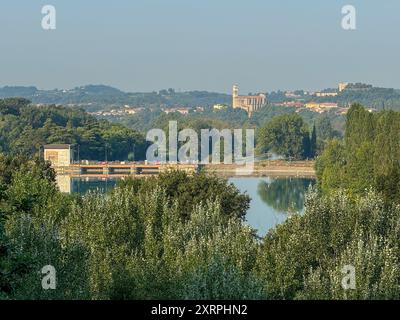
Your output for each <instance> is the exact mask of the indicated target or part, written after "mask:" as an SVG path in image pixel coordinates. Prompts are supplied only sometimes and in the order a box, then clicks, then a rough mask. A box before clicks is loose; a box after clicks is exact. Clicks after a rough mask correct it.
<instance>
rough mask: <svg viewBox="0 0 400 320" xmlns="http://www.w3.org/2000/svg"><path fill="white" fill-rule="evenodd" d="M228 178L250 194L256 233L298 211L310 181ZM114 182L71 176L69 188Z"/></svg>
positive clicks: (251, 220) (105, 186) (76, 189)
mask: <svg viewBox="0 0 400 320" xmlns="http://www.w3.org/2000/svg"><path fill="white" fill-rule="evenodd" d="M229 181H230V182H232V183H233V184H234V185H235V186H236V187H237V188H238V189H239V190H240V191H241V192H246V193H247V194H248V195H249V196H250V197H251V203H250V208H249V210H248V212H247V222H246V223H248V224H249V225H251V226H252V227H253V228H255V229H257V230H258V234H259V235H260V236H263V235H265V234H266V233H267V232H268V230H269V229H271V228H273V227H275V226H276V225H277V224H279V223H282V222H283V221H285V220H286V219H287V218H288V216H289V215H290V213H292V212H302V211H303V209H304V195H305V192H306V191H307V189H308V187H309V186H310V185H313V184H314V180H313V179H307V178H279V179H278V178H268V177H243V178H242V177H240V178H230V179H229ZM116 182H117V180H115V179H108V180H100V179H88V180H82V179H73V180H72V181H71V185H70V187H71V191H72V192H79V193H85V192H87V191H88V190H96V189H100V190H101V191H102V192H107V191H108V190H110V189H112V188H113V187H114V186H115V184H116Z"/></svg>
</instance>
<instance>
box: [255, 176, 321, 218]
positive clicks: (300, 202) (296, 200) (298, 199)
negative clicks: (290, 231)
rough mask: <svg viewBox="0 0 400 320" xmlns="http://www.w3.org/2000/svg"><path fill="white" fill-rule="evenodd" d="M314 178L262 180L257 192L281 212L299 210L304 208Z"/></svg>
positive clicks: (263, 199) (268, 203) (269, 204)
mask: <svg viewBox="0 0 400 320" xmlns="http://www.w3.org/2000/svg"><path fill="white" fill-rule="evenodd" d="M314 183H315V182H314V180H312V179H306V178H284V179H271V181H270V182H269V181H260V183H259V184H258V188H257V193H258V195H259V196H260V198H261V199H262V201H264V202H265V203H266V204H267V205H268V206H271V207H272V208H274V209H275V210H276V211H278V212H280V213H288V212H298V211H302V210H303V208H304V196H305V193H306V191H307V189H308V188H309V186H310V185H314Z"/></svg>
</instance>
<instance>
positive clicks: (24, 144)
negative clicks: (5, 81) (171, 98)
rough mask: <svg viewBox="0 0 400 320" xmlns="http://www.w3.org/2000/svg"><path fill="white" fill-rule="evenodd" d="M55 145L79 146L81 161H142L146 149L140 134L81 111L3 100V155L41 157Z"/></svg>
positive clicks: (0, 132)
mask: <svg viewBox="0 0 400 320" xmlns="http://www.w3.org/2000/svg"><path fill="white" fill-rule="evenodd" d="M52 143H68V144H76V145H79V153H80V154H79V156H80V159H87V160H104V159H105V158H106V157H107V159H108V160H126V159H131V160H133V159H136V160H139V159H143V158H144V156H145V150H146V143H145V140H144V137H143V136H142V135H141V134H139V133H138V132H137V131H134V130H132V129H127V128H126V127H124V126H122V125H118V124H110V123H109V122H108V121H104V120H103V121H99V120H97V119H96V118H94V117H92V116H90V115H88V114H87V113H86V112H85V111H83V110H81V109H76V108H64V107H58V106H41V107H35V106H31V105H30V104H29V101H27V100H25V99H4V100H0V151H1V152H4V153H7V154H13V155H15V154H23V155H35V154H36V155H38V154H39V151H40V148H41V147H42V146H43V145H45V144H52ZM76 151H77V150H76Z"/></svg>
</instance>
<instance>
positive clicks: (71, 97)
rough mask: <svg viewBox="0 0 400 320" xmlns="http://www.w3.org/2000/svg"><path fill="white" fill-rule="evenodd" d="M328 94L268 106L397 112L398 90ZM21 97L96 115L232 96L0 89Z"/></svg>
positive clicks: (286, 95)
mask: <svg viewBox="0 0 400 320" xmlns="http://www.w3.org/2000/svg"><path fill="white" fill-rule="evenodd" d="M332 91H334V93H335V96H332V95H316V94H314V93H310V92H305V91H303V90H298V91H277V92H271V93H269V94H268V102H269V103H272V104H274V103H281V102H288V101H300V102H304V103H306V102H311V101H315V102H322V103H323V102H330V103H337V104H338V105H339V106H343V107H346V106H348V105H350V104H352V103H356V102H357V103H361V104H363V105H365V106H366V107H369V108H374V109H376V110H382V109H393V110H400V90H397V89H393V88H377V87H373V86H371V85H365V84H361V83H358V84H355V85H353V87H352V88H351V89H347V90H344V91H338V90H337V89H322V90H321V91H320V92H322V93H324V92H325V93H326V92H332ZM10 97H21V98H25V99H28V100H30V101H31V102H32V103H34V104H60V105H66V106H71V105H74V106H80V107H83V108H84V109H85V110H86V111H89V112H96V111H99V110H107V109H113V108H118V107H123V106H125V105H129V106H130V107H133V108H135V107H142V108H143V107H144V108H149V109H159V108H172V107H187V108H195V107H199V106H201V107H211V106H213V105H215V104H225V105H231V104H232V96H231V95H229V94H225V93H217V92H208V91H187V92H179V91H175V90H174V89H166V90H160V91H158V92H156V91H153V92H124V91H121V90H119V89H117V88H114V87H111V86H107V85H92V84H90V85H85V86H80V87H76V88H73V89H52V90H41V89H38V88H37V87H35V86H5V87H2V88H0V98H10Z"/></svg>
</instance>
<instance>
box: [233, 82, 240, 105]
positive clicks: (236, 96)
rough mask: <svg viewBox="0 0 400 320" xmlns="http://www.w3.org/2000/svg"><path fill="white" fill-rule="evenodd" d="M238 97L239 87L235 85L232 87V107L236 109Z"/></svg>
mask: <svg viewBox="0 0 400 320" xmlns="http://www.w3.org/2000/svg"><path fill="white" fill-rule="evenodd" d="M238 97H239V87H238V86H237V85H234V86H233V89H232V107H233V108H237V107H238V103H237V98H238Z"/></svg>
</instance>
